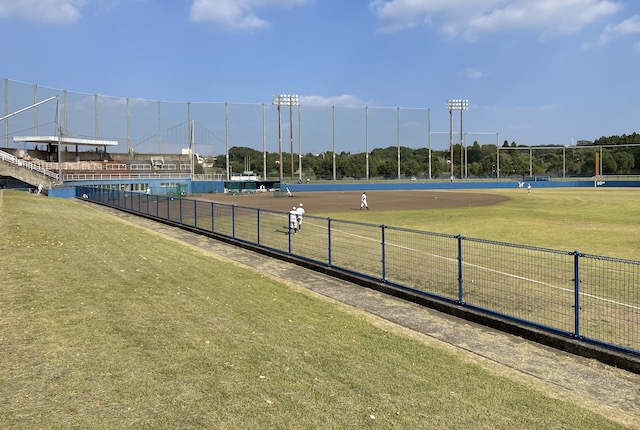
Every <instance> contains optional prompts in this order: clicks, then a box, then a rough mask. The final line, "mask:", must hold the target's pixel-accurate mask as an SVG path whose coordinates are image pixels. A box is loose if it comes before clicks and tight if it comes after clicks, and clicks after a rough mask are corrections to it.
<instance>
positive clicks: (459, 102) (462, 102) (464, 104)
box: [445, 99, 469, 180]
mask: <svg viewBox="0 0 640 430" xmlns="http://www.w3.org/2000/svg"><path fill="white" fill-rule="evenodd" d="M445 107H446V108H447V110H448V111H449V152H450V159H451V163H450V165H451V178H450V179H451V180H453V111H454V110H459V111H460V176H461V177H462V176H463V175H462V172H463V170H462V169H463V168H462V157H463V152H464V151H463V148H462V146H463V142H462V111H463V110H467V109H469V100H466V99H450V100H447V101H446V102H445Z"/></svg>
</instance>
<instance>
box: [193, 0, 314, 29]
mask: <svg viewBox="0 0 640 430" xmlns="http://www.w3.org/2000/svg"><path fill="white" fill-rule="evenodd" d="M309 1H310V0H194V2H193V4H192V5H191V12H190V18H191V20H192V21H196V22H211V23H213V24H216V25H219V26H220V27H222V28H225V29H227V30H254V29H262V28H266V27H268V26H269V25H270V23H269V22H268V21H266V20H264V19H262V18H260V17H259V16H257V15H256V13H255V10H256V9H261V8H269V7H276V8H284V9H286V8H291V7H295V6H301V5H304V4H306V3H309Z"/></svg>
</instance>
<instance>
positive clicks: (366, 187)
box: [287, 180, 640, 193]
mask: <svg viewBox="0 0 640 430" xmlns="http://www.w3.org/2000/svg"><path fill="white" fill-rule="evenodd" d="M529 183H530V184H531V187H532V188H534V189H535V188H595V187H598V188H600V187H606V188H613V187H640V180H637V181H630V180H629V181H606V180H602V181H594V180H580V181H536V182H525V187H526V184H529ZM287 186H288V187H289V189H290V190H291V192H300V193H302V192H308V191H373V190H388V191H400V190H479V189H508V188H518V182H516V181H513V182H502V181H496V182H456V181H454V182H397V183H394V182H389V183H371V182H362V183H353V182H351V183H344V184H343V183H339V182H336V183H322V184H287Z"/></svg>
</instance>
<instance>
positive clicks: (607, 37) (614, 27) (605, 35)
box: [582, 15, 640, 49]
mask: <svg viewBox="0 0 640 430" xmlns="http://www.w3.org/2000/svg"><path fill="white" fill-rule="evenodd" d="M638 33H640V15H633V16H632V17H631V18H628V19H625V20H624V21H622V22H619V23H618V24H608V25H607V26H606V27H605V28H604V30H603V31H602V33H600V37H599V38H598V41H597V42H592V43H584V44H583V45H582V48H584V49H589V48H593V47H597V46H604V45H607V44H608V43H610V42H611V41H613V40H614V39H618V38H620V37H624V36H628V35H630V34H638Z"/></svg>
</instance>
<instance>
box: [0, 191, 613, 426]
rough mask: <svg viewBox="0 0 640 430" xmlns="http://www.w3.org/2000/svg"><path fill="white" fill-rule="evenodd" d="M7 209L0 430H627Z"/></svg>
mask: <svg viewBox="0 0 640 430" xmlns="http://www.w3.org/2000/svg"><path fill="white" fill-rule="evenodd" d="M0 198H1V200H0V237H2V241H0V255H2V264H1V265H0V279H2V283H0V285H1V287H0V292H1V294H0V322H1V324H0V427H2V428H3V429H24V428H42V429H56V428H90V429H107V428H108V429H112V428H153V429H163V428H166V429H175V428H216V429H240V428H242V429H249V428H260V429H263V428H264V429H266V428H269V429H272V428H273V429H275V428H278V429H284V428H300V429H307V428H327V429H344V428H397V429H407V428H429V429H469V428H474V429H561V428H562V429H565V428H576V429H578V428H580V429H582V428H598V429H614V428H623V427H621V426H619V425H618V424H616V423H615V422H612V421H611V420H608V419H606V418H605V417H603V416H601V415H598V414H596V413H594V412H592V411H590V410H587V409H585V408H582V407H579V406H578V405H576V404H572V403H570V402H567V401H562V400H558V399H554V398H551V397H549V396H548V395H546V394H545V393H543V392H540V391H537V390H535V389H533V388H531V387H529V386H527V385H526V384H524V383H521V382H516V381H513V380H511V379H509V378H506V377H504V376H498V375H496V374H495V373H493V372H490V371H488V370H487V369H485V368H482V367H480V366H479V365H477V364H475V363H472V362H470V361H467V360H466V359H464V358H463V356H462V355H458V354H456V353H454V352H451V351H449V350H444V349H440V348H439V347H434V346H433V345H431V344H427V343H426V342H424V341H422V340H421V339H419V338H416V337H415V336H409V335H408V333H407V332H404V331H402V330H397V329H392V328H391V327H390V326H388V325H385V324H383V323H381V322H380V321H378V320H375V319H372V318H371V317H368V316H366V315H365V314H360V313H357V312H355V311H353V310H348V309H346V308H344V307H342V306H340V305H337V304H335V303H333V302H328V301H326V300H324V299H321V298H319V297H317V296H315V295H313V294H311V293H309V292H306V291H304V290H299V289H297V288H295V287H292V286H289V285H285V284H283V283H280V282H278V281H276V280H274V279H271V278H269V277H266V276H263V275H261V274H259V273H256V272H253V271H249V270H247V269H245V268H241V267H239V266H236V265H234V264H232V263H230V262H227V261H224V260H220V259H218V258H216V257H214V256H212V255H209V254H206V253H204V252H202V251H200V250H197V249H194V248H191V247H188V246H186V245H183V244H180V243H176V242H174V241H171V240H168V239H166V238H164V237H161V236H159V235H156V234H155V233H154V232H151V231H148V230H144V229H141V228H139V227H135V226H131V225H129V224H126V223H124V222H122V221H119V220H117V219H114V218H113V217H110V216H108V215H106V214H104V213H102V212H100V211H97V210H94V209H93V208H90V207H86V206H84V205H81V204H78V203H77V202H76V201H73V200H63V199H50V198H45V197H42V196H33V195H29V194H27V193H24V192H22V193H18V192H7V191H4V192H1V193H0Z"/></svg>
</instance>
